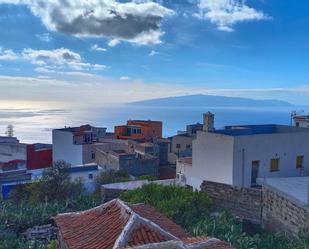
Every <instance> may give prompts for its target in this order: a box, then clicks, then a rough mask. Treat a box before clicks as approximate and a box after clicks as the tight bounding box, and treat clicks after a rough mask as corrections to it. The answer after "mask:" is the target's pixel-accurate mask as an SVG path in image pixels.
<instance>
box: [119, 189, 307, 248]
mask: <svg viewBox="0 0 309 249" xmlns="http://www.w3.org/2000/svg"><path fill="white" fill-rule="evenodd" d="M121 198H122V199H124V200H126V201H129V202H131V203H147V204H149V205H152V206H153V207H155V208H156V209H157V210H158V211H160V212H162V213H163V214H165V215H166V216H168V217H169V218H171V219H172V220H173V221H174V222H176V223H178V224H179V225H181V226H182V227H183V228H185V229H186V230H187V231H189V232H190V233H191V234H193V235H195V236H199V235H207V236H212V237H216V238H218V239H221V240H223V241H226V242H229V243H230V244H232V245H233V246H234V247H235V248H237V249H309V237H308V236H300V237H299V239H290V238H289V237H287V236H286V235H285V234H280V233H277V234H273V233H266V232H261V233H257V234H255V235H249V234H247V233H246V232H244V228H243V223H242V222H240V221H238V220H236V219H235V218H234V217H233V216H232V215H230V214H228V213H226V212H219V213H216V215H209V214H210V212H209V209H210V208H211V206H210V201H209V199H208V197H207V196H206V195H205V194H203V193H201V192H193V191H192V190H191V189H187V188H184V187H177V186H160V185H156V184H149V185H144V186H143V187H141V188H139V189H136V190H131V191H126V192H124V193H123V194H122V196H121Z"/></svg>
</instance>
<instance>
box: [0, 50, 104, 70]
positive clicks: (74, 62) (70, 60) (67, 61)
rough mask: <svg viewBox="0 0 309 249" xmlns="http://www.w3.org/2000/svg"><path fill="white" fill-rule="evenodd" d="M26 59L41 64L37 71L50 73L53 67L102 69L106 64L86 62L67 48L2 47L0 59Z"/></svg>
mask: <svg viewBox="0 0 309 249" xmlns="http://www.w3.org/2000/svg"><path fill="white" fill-rule="evenodd" d="M18 59H19V60H26V61H30V62H31V63H32V64H33V65H36V66H39V68H37V69H36V71H37V72H41V73H49V72H53V70H51V69H67V68H69V69H73V70H102V69H104V68H106V66H105V65H101V64H91V63H88V62H85V61H84V60H83V59H82V58H81V56H80V54H78V53H76V52H73V51H71V50H70V49H67V48H58V49H53V50H36V49H32V48H25V49H23V51H22V52H21V53H16V52H14V51H13V50H11V49H6V50H4V49H2V48H0V60H3V61H9V60H18Z"/></svg>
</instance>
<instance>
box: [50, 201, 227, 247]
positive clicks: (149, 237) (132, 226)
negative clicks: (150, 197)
mask: <svg viewBox="0 0 309 249" xmlns="http://www.w3.org/2000/svg"><path fill="white" fill-rule="evenodd" d="M54 220H55V223H56V225H57V227H58V229H59V230H58V248H59V249H73V248H74V249H84V248H93V249H99V248H100V249H112V248H114V249H120V248H128V249H129V248H131V249H133V248H135V249H146V248H147V249H155V248H158V249H159V248H161V249H163V248H164V249H185V248H191V249H203V248H207V249H232V247H231V246H229V245H228V244H227V243H225V242H222V241H220V240H218V239H215V238H210V237H206V236H202V237H191V236H189V235H188V234H187V233H186V232H185V231H184V230H183V229H182V228H181V227H180V226H178V225H177V224H175V223H174V222H172V221H171V220H169V219H168V218H167V217H165V216H164V215H162V214H161V213H159V212H158V211H156V210H155V209H154V208H152V207H151V206H149V205H145V204H136V205H131V204H127V203H124V202H122V201H121V200H119V199H114V200H112V201H109V202H107V203H105V204H102V205H101V206H98V207H95V208H92V209H89V210H86V211H83V212H76V213H65V214H59V215H57V216H56V217H55V218H54Z"/></svg>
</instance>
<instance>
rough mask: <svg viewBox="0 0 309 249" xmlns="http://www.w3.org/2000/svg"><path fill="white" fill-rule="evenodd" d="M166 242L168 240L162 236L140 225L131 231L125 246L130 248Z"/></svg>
mask: <svg viewBox="0 0 309 249" xmlns="http://www.w3.org/2000/svg"><path fill="white" fill-rule="evenodd" d="M168 240H170V239H169V238H167V237H166V236H164V235H163V234H160V233H158V232H156V231H154V230H153V229H151V228H150V227H148V226H146V225H144V224H140V225H139V226H138V227H137V228H135V229H134V230H133V231H132V233H131V234H130V237H129V239H128V241H127V244H126V245H125V246H126V247H132V246H138V245H144V244H151V243H159V242H163V241H168Z"/></svg>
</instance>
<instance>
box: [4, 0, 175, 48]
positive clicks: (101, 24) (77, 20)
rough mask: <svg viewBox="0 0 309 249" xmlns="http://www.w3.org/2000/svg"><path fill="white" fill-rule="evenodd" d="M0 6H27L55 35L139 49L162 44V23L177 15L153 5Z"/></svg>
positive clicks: (106, 0)
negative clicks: (99, 39) (127, 44)
mask: <svg viewBox="0 0 309 249" xmlns="http://www.w3.org/2000/svg"><path fill="white" fill-rule="evenodd" d="M0 3H11V4H24V5H27V6H28V7H29V9H30V10H31V12H32V13H33V14H34V15H35V16H37V17H39V18H40V19H41V21H42V23H43V24H44V25H45V26H46V27H47V28H48V29H49V30H52V31H58V32H63V33H66V34H72V35H77V36H88V37H89V36H92V37H105V38H108V39H111V40H113V39H116V40H118V41H128V42H131V43H136V44H140V45H148V44H158V43H160V42H161V40H160V37H161V36H162V35H163V32H161V27H160V26H161V22H162V20H163V19H164V18H166V17H168V16H171V15H173V14H174V11H173V10H171V9H168V8H166V7H164V6H162V5H160V4H159V3H156V2H152V1H131V2H124V3H123V2H120V1H116V0H88V1H80V0H70V1H63V0H53V1H46V0H0Z"/></svg>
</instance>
